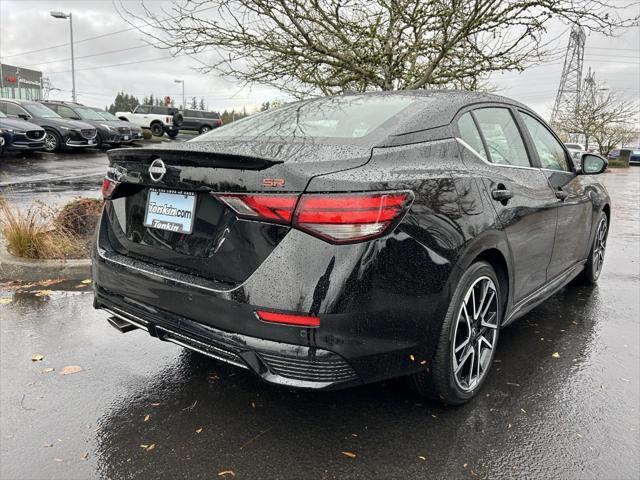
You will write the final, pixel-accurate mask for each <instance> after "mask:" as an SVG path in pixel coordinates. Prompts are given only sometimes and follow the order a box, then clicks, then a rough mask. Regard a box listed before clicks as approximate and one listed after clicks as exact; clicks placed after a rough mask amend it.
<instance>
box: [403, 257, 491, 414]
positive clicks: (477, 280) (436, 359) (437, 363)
mask: <svg viewBox="0 0 640 480" xmlns="http://www.w3.org/2000/svg"><path fill="white" fill-rule="evenodd" d="M487 279H490V280H491V281H492V282H493V286H494V287H495V288H494V291H495V303H494V300H491V299H489V300H487V303H489V304H490V307H491V308H490V310H493V309H495V317H494V319H493V320H491V322H490V323H491V324H494V325H495V328H491V329H488V328H486V327H483V326H480V327H478V329H477V330H478V333H480V332H481V331H485V332H491V337H492V338H493V347H492V348H491V349H488V348H486V347H485V349H484V350H480V351H481V353H480V355H478V357H479V358H482V357H485V358H486V355H487V353H486V352H487V350H489V352H488V355H489V357H488V360H487V361H486V362H485V366H484V368H483V370H482V375H481V376H480V377H479V379H478V380H477V382H475V383H474V384H473V385H467V387H468V388H464V387H463V386H461V385H460V382H459V380H458V379H457V375H456V374H455V373H454V365H455V364H454V349H456V346H455V345H454V342H455V341H456V331H457V330H458V328H459V326H464V324H463V323H462V324H459V322H458V318H459V315H463V313H462V312H463V302H464V301H465V297H466V296H467V293H468V292H470V291H471V289H472V288H478V287H479V288H482V286H483V285H484V283H482V282H486V284H487V285H490V282H488V281H487ZM488 291H489V292H490V290H488ZM474 293H475V291H474ZM469 298H470V299H471V298H472V295H469ZM487 298H490V297H487ZM469 305H470V304H469ZM465 308H466V305H465ZM479 310H482V306H481V307H480V308H479ZM486 313H487V314H489V313H491V312H489V311H487V312H486ZM472 317H474V315H472ZM473 322H474V321H473V319H472V322H471V323H472V324H473ZM467 323H468V322H467ZM480 323H482V321H480ZM501 323H502V295H501V292H500V283H499V282H498V277H497V276H496V273H495V270H494V269H493V267H492V266H491V265H489V264H488V263H487V262H484V261H479V262H476V263H474V264H472V265H471V266H470V267H469V268H468V269H467V271H466V272H465V273H464V274H463V275H462V277H461V278H460V281H459V282H458V286H457V287H456V289H455V292H454V294H453V297H452V298H451V302H450V304H449V308H448V310H447V313H446V315H445V319H444V323H443V325H442V330H441V332H440V337H439V339H438V344H437V347H436V352H435V354H434V356H433V358H432V360H431V362H430V363H429V366H428V368H427V369H426V370H424V371H422V372H420V373H417V374H414V375H412V377H411V380H412V383H413V388H414V389H415V390H416V391H417V392H418V393H420V394H421V395H424V396H425V397H428V398H431V399H433V400H438V401H440V402H442V403H444V404H447V405H461V404H463V403H465V402H468V401H469V400H471V399H472V398H473V397H474V396H475V395H476V394H477V393H478V391H479V390H480V389H481V388H482V385H483V384H484V382H485V380H486V379H487V376H488V374H489V370H490V368H491V365H492V364H493V358H494V356H495V351H496V347H497V345H498V337H499V331H500V325H501ZM474 328H475V327H474ZM474 328H472V329H470V330H469V338H470V339H471V338H472V337H473V335H474V333H472V332H475V330H474ZM481 329H482V330H481ZM493 332H495V333H493ZM478 338H479V337H478ZM456 343H457V342H456ZM467 345H468V346H475V345H482V343H481V342H477V341H476V340H475V339H473V340H472V341H468V343H467ZM458 348H463V345H460V346H459V347H458ZM480 348H482V346H481V347H480ZM468 349H469V348H468V347H466V348H463V349H462V350H461V355H462V356H464V353H465V351H466V350H468ZM471 350H475V349H474V348H471ZM456 351H457V349H456ZM468 357H469V356H467V358H468ZM465 362H467V360H464V359H463V360H462V361H460V363H459V365H460V366H464V365H468V363H465ZM473 362H475V353H474V356H473V359H472V363H471V369H470V370H471V371H472V372H473V368H474V367H473V365H474V363H473ZM461 370H462V371H461V373H463V372H464V370H465V368H462V369H461ZM470 376H471V375H470ZM469 383H471V381H470V382H469Z"/></svg>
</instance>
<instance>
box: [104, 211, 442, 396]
mask: <svg viewBox="0 0 640 480" xmlns="http://www.w3.org/2000/svg"><path fill="white" fill-rule="evenodd" d="M105 219H106V215H105V216H103V219H102V220H101V222H100V225H101V226H100V228H99V231H98V241H97V242H96V246H95V248H94V249H93V254H92V257H93V266H92V275H93V285H94V293H95V306H96V308H103V309H105V310H107V311H109V312H111V314H112V315H116V316H118V317H120V318H122V319H124V320H125V321H128V320H133V322H136V323H138V324H139V325H142V326H143V327H144V329H145V330H147V331H148V332H149V333H150V334H151V335H152V336H155V337H157V338H159V339H161V340H166V341H171V342H173V343H178V344H181V345H183V346H186V347H187V348H191V349H193V350H197V351H201V352H202V353H205V354H206V355H209V356H211V357H214V358H218V359H220V360H222V361H225V362H227V363H232V364H234V365H239V366H242V367H244V368H247V369H249V370H251V371H253V372H254V373H256V374H257V375H259V376H260V377H261V378H262V379H264V380H266V381H268V382H272V383H277V384H282V385H288V386H295V387H301V388H315V389H332V388H341V387H347V386H352V385H357V384H361V383H369V382H374V381H378V380H383V379H386V378H392V377H398V376H402V375H407V374H411V373H415V372H418V371H421V370H423V369H425V368H426V367H427V364H428V360H429V359H430V358H431V353H432V349H433V348H434V345H435V342H434V341H432V340H435V339H437V335H438V333H439V330H440V326H441V324H442V319H441V318H442V317H441V316H440V314H439V313H440V310H441V308H440V307H441V305H442V304H443V302H442V301H441V299H442V298H443V297H442V295H443V293H444V291H445V290H446V289H445V288H444V285H440V288H441V289H442V290H441V291H440V290H439V291H437V292H436V291H433V290H432V291H431V292H425V291H424V288H429V287H428V283H429V282H427V281H424V280H422V279H420V278H415V277H414V278H411V282H413V281H417V282H422V283H418V284H417V285H413V286H407V285H404V284H402V282H400V283H401V284H400V285H398V283H399V282H398V279H389V280H391V281H393V282H394V285H389V286H387V285H385V281H386V280H385V278H383V277H380V276H377V274H376V273H375V272H374V271H367V270H368V269H369V268H371V269H372V270H379V267H380V264H379V262H378V261H377V259H376V258H375V256H372V255H373V253H372V252H375V251H382V252H383V255H384V257H385V260H384V261H387V260H386V258H387V257H389V254H390V252H385V249H384V245H383V244H380V245H377V246H372V245H371V244H369V245H368V246H369V247H371V248H367V244H358V245H343V246H340V247H336V246H331V245H328V244H326V243H325V242H322V241H321V240H319V239H316V238H313V237H310V236H309V235H307V234H305V233H303V232H298V231H292V232H290V234H288V237H285V239H284V240H283V241H282V242H280V244H279V245H278V246H277V247H276V249H277V251H274V252H273V254H272V255H271V256H270V257H269V258H268V259H267V260H266V261H265V262H264V263H263V265H261V266H260V267H259V268H258V270H256V271H255V272H254V273H253V275H252V276H251V277H250V278H249V279H248V280H247V281H246V282H244V283H243V284H241V285H237V286H229V285H228V284H216V283H215V282H213V281H209V280H206V279H203V278H202V277H196V276H192V275H187V274H184V273H179V272H176V271H174V270H171V269H168V268H164V267H159V266H156V265H152V264H150V263H147V262H143V261H140V260H137V259H133V258H130V257H127V256H124V255H121V254H119V253H117V252H115V251H113V250H112V249H111V247H110V245H109V240H108V235H107V233H106V230H107V229H108V228H109V225H108V222H107V221H106V220H105ZM380 241H381V242H384V241H383V240H380ZM375 247H377V248H375ZM294 250H295V252H294ZM337 250H339V253H337ZM300 251H304V252H305V255H306V259H305V260H303V259H301V257H300ZM394 251H397V252H400V251H401V250H396V249H394ZM363 254H366V255H368V258H367V259H366V261H364V262H363V258H362V256H363ZM335 257H338V260H337V261H336V258H335ZM292 259H298V263H300V264H299V265H298V264H291V261H290V260H292ZM388 261H390V262H391V263H393V264H396V265H397V264H398V263H401V262H399V261H398V260H397V259H394V258H392V257H390V258H388ZM277 262H285V263H287V265H286V266H282V265H281V266H280V267H277V266H276V263H277ZM327 264H329V265H330V266H329V267H327ZM319 265H323V266H322V267H321V268H317V266H319ZM389 268H391V267H389ZM409 273H411V272H409ZM271 275H275V277H273V276H271ZM354 275H355V277H357V276H358V275H360V276H361V278H360V283H357V282H358V280H356V279H355V277H354ZM376 276H377V278H376ZM429 276H430V277H432V278H433V275H429ZM437 281H438V282H441V281H442V280H441V279H437ZM354 282H356V283H355V284H354ZM258 309H265V310H272V311H282V312H293V313H295V312H299V313H307V314H308V313H309V312H313V315H317V316H319V318H320V327H318V328H306V327H297V326H283V325H276V324H270V323H266V322H262V321H260V320H259V319H258V318H257V316H256V313H255V311H256V310H258ZM130 323H132V322H130Z"/></svg>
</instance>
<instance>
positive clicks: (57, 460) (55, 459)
mask: <svg viewBox="0 0 640 480" xmlns="http://www.w3.org/2000/svg"><path fill="white" fill-rule="evenodd" d="M53 461H54V462H64V460H63V459H61V458H54V459H53Z"/></svg>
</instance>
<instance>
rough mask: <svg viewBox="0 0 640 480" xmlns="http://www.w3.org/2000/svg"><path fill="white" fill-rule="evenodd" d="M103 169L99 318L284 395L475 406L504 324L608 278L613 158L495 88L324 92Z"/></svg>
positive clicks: (132, 154)
mask: <svg viewBox="0 0 640 480" xmlns="http://www.w3.org/2000/svg"><path fill="white" fill-rule="evenodd" d="M109 158H110V166H109V169H108V173H107V176H106V178H105V180H104V183H103V188H102V190H103V195H104V198H105V199H106V203H105V208H104V213H103V215H102V219H101V221H100V225H99V228H98V232H97V241H96V246H95V249H94V252H93V281H94V289H95V306H96V308H101V309H104V310H106V311H107V312H108V313H109V314H110V316H111V317H110V322H111V324H112V325H113V326H115V327H116V328H118V329H119V330H120V331H122V332H126V331H129V330H133V329H135V328H138V329H142V330H146V331H147V332H148V333H149V334H151V336H154V337H157V338H159V339H161V340H165V341H169V342H173V343H176V344H178V345H182V346H184V347H186V348H189V349H192V350H195V351H198V352H200V353H202V354H205V355H208V356H210V357H213V358H216V359H218V360H221V361H223V362H227V363H230V364H233V365H236V366H238V367H242V368H246V369H249V370H251V371H253V372H255V373H256V374H257V375H259V376H260V377H262V378H263V379H264V380H266V381H268V382H272V383H277V384H281V385H287V386H294V387H303V388H312V389H327V388H338V387H346V386H351V385H359V384H362V383H368V382H375V381H378V380H383V379H387V378H391V377H398V376H409V377H410V378H411V380H412V383H413V385H414V386H415V388H416V389H417V390H418V391H419V392H420V393H422V394H424V395H426V396H429V397H432V398H435V399H439V400H440V401H443V402H445V403H448V404H460V403H463V402H465V401H467V400H469V399H470V398H472V397H473V396H474V395H475V394H476V393H477V392H478V390H479V389H480V388H481V386H482V384H483V382H484V380H485V379H486V378H487V373H488V371H489V369H490V367H491V363H492V361H493V357H494V353H495V350H496V346H497V343H498V337H499V331H500V328H501V327H504V326H506V325H508V324H509V323H511V322H512V321H514V320H515V319H516V318H518V317H520V316H522V315H523V314H525V313H526V312H528V311H529V310H531V309H532V308H533V307H535V306H536V305H538V304H539V303H540V302H542V301H544V300H545V299H546V298H548V297H549V296H550V295H552V294H553V293H555V292H557V291H558V290H559V289H560V288H562V287H563V286H564V285H565V284H567V283H568V282H569V281H571V280H573V279H574V278H575V277H578V276H580V278H581V279H582V280H583V281H586V282H590V283H593V282H595V281H596V280H597V279H598V276H599V274H600V270H601V268H602V262H603V257H604V250H605V244H606V240H607V231H608V226H609V219H610V201H609V196H608V194H607V192H606V190H605V189H604V187H603V186H602V185H600V184H599V183H598V182H597V181H595V180H594V177H592V176H591V175H592V174H597V173H600V172H602V170H603V169H604V166H605V163H604V161H603V159H602V158H601V157H599V156H596V155H592V154H585V155H583V157H582V165H581V167H582V168H581V169H580V171H576V170H574V166H573V162H572V161H571V158H570V156H569V153H568V152H567V150H566V148H565V147H564V145H563V144H562V142H561V141H560V140H559V139H558V137H557V136H556V135H555V134H554V133H553V131H552V130H551V129H550V128H549V127H548V126H547V125H546V124H545V123H544V122H543V121H542V120H541V119H540V117H538V115H536V114H535V113H534V112H532V111H531V110H530V109H528V108H527V107H525V106H524V105H522V104H520V103H517V102H514V101H511V100H509V99H506V98H503V97H499V96H495V95H487V94H477V93H465V92H446V91H433V92H429V91H416V92H393V93H373V94H354V95H345V96H341V97H334V98H322V99H314V100H309V101H303V102H300V103H295V104H291V105H288V106H285V107H282V108H280V109H277V110H272V111H268V112H265V113H261V114H256V115H252V116H250V117H248V118H246V119H243V120H241V121H237V122H234V123H231V124H229V125H225V126H223V127H220V128H218V129H216V130H213V131H211V132H209V133H207V134H204V135H201V136H199V137H197V138H195V139H193V140H191V141H188V142H185V143H182V144H177V145H172V146H168V147H163V148H141V149H135V150H131V149H128V150H111V151H110V152H109Z"/></svg>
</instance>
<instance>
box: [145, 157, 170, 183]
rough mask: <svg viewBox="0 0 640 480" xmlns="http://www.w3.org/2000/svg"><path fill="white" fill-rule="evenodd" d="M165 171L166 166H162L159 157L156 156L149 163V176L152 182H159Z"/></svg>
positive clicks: (162, 163)
mask: <svg viewBox="0 0 640 480" xmlns="http://www.w3.org/2000/svg"><path fill="white" fill-rule="evenodd" d="M165 173H167V167H165V166H164V162H163V161H162V159H160V158H156V159H155V160H154V161H153V162H151V165H149V176H150V177H151V180H153V181H154V182H159V181H160V180H162V178H163V177H164V174H165Z"/></svg>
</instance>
